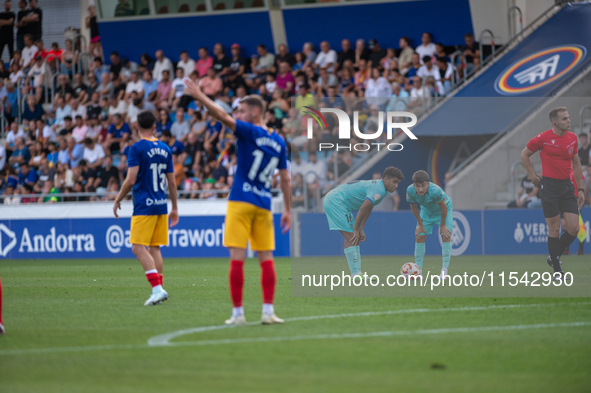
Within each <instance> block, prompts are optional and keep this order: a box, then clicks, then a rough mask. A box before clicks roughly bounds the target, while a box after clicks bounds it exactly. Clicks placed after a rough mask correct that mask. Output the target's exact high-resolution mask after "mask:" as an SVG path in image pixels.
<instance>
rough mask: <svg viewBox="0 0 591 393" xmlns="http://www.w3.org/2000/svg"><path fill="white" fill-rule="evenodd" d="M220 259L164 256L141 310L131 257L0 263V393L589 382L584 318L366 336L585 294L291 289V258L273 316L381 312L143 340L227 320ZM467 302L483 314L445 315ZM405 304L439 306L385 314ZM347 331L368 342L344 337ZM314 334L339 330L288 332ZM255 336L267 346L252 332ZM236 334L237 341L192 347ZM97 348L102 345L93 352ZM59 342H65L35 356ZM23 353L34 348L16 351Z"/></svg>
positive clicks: (590, 345) (569, 301)
mask: <svg viewBox="0 0 591 393" xmlns="http://www.w3.org/2000/svg"><path fill="white" fill-rule="evenodd" d="M539 259H540V257H537V259H536V260H537V261H538V263H539ZM408 260H409V258H408V257H403V258H394V257H389V258H373V259H370V258H366V259H364V262H363V263H365V264H366V265H365V266H371V263H372V261H373V262H375V263H379V262H385V261H387V263H391V264H392V266H396V270H399V269H400V266H401V265H402V264H403V263H404V262H407V261H408ZM569 260H570V261H576V262H577V267H576V269H579V270H580V271H581V274H583V273H585V272H586V273H585V274H586V275H587V276H588V275H589V266H586V264H584V263H583V259H580V258H579V259H577V257H565V264H567V263H569ZM332 261H333V262H334V260H332ZM439 261H440V258H435V257H429V258H426V261H425V266H430V267H432V268H433V269H434V270H433V269H432V270H433V271H435V270H437V269H436V268H437V267H438V266H439V264H440V262H439ZM502 261H503V262H504V263H514V264H518V263H523V258H521V257H502ZM343 263H344V262H343ZM452 263H454V266H456V267H460V266H462V264H465V265H466V266H468V265H470V264H472V265H476V264H479V263H481V264H484V263H486V264H489V263H490V260H489V259H486V258H481V257H470V258H468V257H464V258H456V259H454V260H453V261H452ZM227 265H228V263H227V260H225V259H224V260H222V259H199V260H197V259H195V260H187V259H170V260H166V261H165V278H164V286H165V288H166V289H167V290H168V292H169V293H170V296H171V298H170V300H169V301H167V302H166V303H165V304H163V305H161V306H156V307H144V306H143V305H142V304H143V302H144V301H145V300H146V298H147V297H148V296H149V293H150V290H149V285H148V283H147V281H146V280H145V278H144V276H143V271H142V269H141V267H140V265H139V262H137V261H135V260H131V259H125V260H105V261H101V260H68V261H56V260H38V261H28V260H27V261H25V260H19V261H8V260H3V261H0V277H2V284H3V289H4V322H5V325H6V327H7V330H8V335H6V336H2V337H0V392H7V393H13V392H17V393H18V392H44V393H45V392H60V393H61V392H384V391H400V392H438V393H441V392H475V391H478V392H555V391H560V392H588V391H589V386H591V373H590V372H589V370H591V356H589V353H591V326H589V325H587V326H575V327H560V328H558V327H545V328H538V329H529V328H528V329H520V330H488V331H467V332H450V333H438V334H418V333H417V334H412V333H411V334H406V335H388V336H386V335H384V336H373V337H371V336H370V337H367V335H368V334H371V333H375V332H401V331H403V332H409V331H410V332H417V331H420V330H426V329H448V328H449V329H453V328H470V327H491V326H514V325H532V324H550V323H572V322H591V304H590V303H589V302H590V300H589V299H588V298H584V297H579V298H565V297H552V298H549V297H544V298H525V297H517V298H515V297H513V298H506V297H498V298H486V297H480V298H479V297H459V298H450V297H416V298H413V297H371V298H369V297H361V298H355V297H292V293H291V280H290V278H291V269H290V260H289V259H279V260H277V262H276V267H277V273H278V287H277V294H276V301H275V303H276V311H277V314H278V315H279V316H280V317H282V318H296V317H303V316H323V315H333V314H344V313H347V314H354V313H363V312H375V313H376V314H375V315H365V316H349V317H341V318H322V319H314V320H293V321H288V322H287V323H285V324H284V325H276V326H261V325H258V324H252V325H248V326H244V327H238V328H230V329H219V330H212V331H205V332H201V333H193V334H188V335H185V336H182V337H178V338H176V339H174V340H172V342H173V343H175V344H178V346H172V347H148V346H147V345H146V343H147V340H148V339H149V338H151V337H153V336H156V335H160V334H164V333H168V332H172V331H176V330H180V329H189V328H194V327H199V326H214V325H221V324H223V321H224V319H226V318H227V317H228V316H229V313H230V308H231V304H230V297H229V294H228V284H227ZM521 268H523V266H521V267H520V269H521ZM573 269H575V268H573ZM576 269H575V270H576ZM524 270H525V268H524ZM393 273H396V274H397V273H398V272H397V271H396V272H393ZM245 274H246V283H245V311H246V317H247V320H249V321H252V322H255V321H257V320H258V319H259V317H260V303H261V293H260V284H259V267H258V264H257V263H256V262H255V261H254V260H249V261H247V263H246V269H245ZM575 279H576V277H575ZM504 305H520V307H503V306H504ZM528 305H534V306H528ZM491 306H495V307H491ZM464 307H487V308H486V309H480V310H449V309H450V308H454V309H457V308H464ZM413 309H436V310H440V311H438V312H412V313H390V314H387V313H383V312H384V311H396V310H413ZM441 310H445V311H441ZM379 312H382V313H381V314H379ZM351 334H366V337H363V336H362V337H356V338H354V337H350V336H345V337H342V336H341V337H339V336H338V335H351ZM318 335H337V336H336V337H335V336H333V337H332V338H328V337H326V336H324V338H316V339H300V340H287V339H288V338H292V339H293V337H295V336H318ZM261 338H265V339H264V340H267V341H253V340H250V339H261ZM234 339H244V342H232V341H229V342H225V343H220V342H219V341H217V342H214V341H208V343H209V345H199V342H201V344H203V341H204V340H234ZM268 339H275V340H276V341H269V340H268ZM183 343H186V345H185V344H183ZM99 345H106V346H108V347H105V348H104V349H96V348H93V347H94V346H99ZM125 346H129V347H125ZM63 347H70V348H71V350H70V351H69V352H39V351H36V349H42V348H63ZM78 347H89V348H78ZM25 349H29V350H30V351H31V352H18V351H20V350H25Z"/></svg>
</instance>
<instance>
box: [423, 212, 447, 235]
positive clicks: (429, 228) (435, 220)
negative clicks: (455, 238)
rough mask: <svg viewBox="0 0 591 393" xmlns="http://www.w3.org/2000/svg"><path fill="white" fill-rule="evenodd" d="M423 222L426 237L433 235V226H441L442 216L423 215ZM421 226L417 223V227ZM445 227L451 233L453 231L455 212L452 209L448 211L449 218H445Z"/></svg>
mask: <svg viewBox="0 0 591 393" xmlns="http://www.w3.org/2000/svg"><path fill="white" fill-rule="evenodd" d="M420 216H421V220H423V226H424V227H425V231H426V232H427V233H425V235H430V234H432V233H433V225H436V224H437V225H441V214H438V215H427V214H425V215H423V214H421V215H420ZM418 226H419V224H418V223H417V227H418ZM445 226H446V227H447V229H449V230H450V231H452V230H453V226H454V212H453V210H452V209H449V208H448V209H447V217H446V218H445Z"/></svg>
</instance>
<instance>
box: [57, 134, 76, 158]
mask: <svg viewBox="0 0 591 393" xmlns="http://www.w3.org/2000/svg"><path fill="white" fill-rule="evenodd" d="M69 138H70V137H69V136H68V137H64V136H62V137H60V138H59V142H58V146H57V147H58V151H57V162H58V164H59V163H62V164H68V162H70V156H69V155H68V143H67V140H68V139H69ZM74 143H75V142H74Z"/></svg>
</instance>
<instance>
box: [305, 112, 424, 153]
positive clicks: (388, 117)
mask: <svg viewBox="0 0 591 393" xmlns="http://www.w3.org/2000/svg"><path fill="white" fill-rule="evenodd" d="M304 108H306V109H308V110H309V112H304V113H305V114H307V115H309V116H311V118H308V139H312V138H313V131H314V127H313V121H312V118H314V119H315V120H316V123H318V125H319V126H320V129H324V128H326V129H328V124H327V122H326V119H325V118H324V116H323V115H322V113H333V114H334V115H336V117H337V119H338V120H339V139H343V140H345V141H350V140H351V123H352V124H353V132H354V134H355V135H356V136H357V137H358V138H359V139H361V140H366V141H368V142H370V141H372V140H376V139H378V138H380V136H381V135H382V133H383V131H384V124H386V138H387V139H388V140H391V139H393V138H394V136H396V134H395V133H394V130H395V129H401V130H402V131H403V132H404V133H405V134H406V135H407V136H408V137H409V138H410V139H415V140H416V139H418V138H417V137H416V136H415V135H414V134H413V133H412V131H410V127H413V126H414V125H415V124H417V116H416V115H415V114H414V113H411V112H382V111H380V112H379V114H378V130H377V131H375V132H374V133H370V134H366V133H362V132H361V131H359V112H357V111H354V112H353V122H351V119H350V117H349V115H348V114H347V112H345V111H343V110H341V109H336V108H322V109H320V111H317V110H316V109H314V108H312V107H309V106H306V107H304ZM384 116H385V120H384ZM398 119H410V121H409V122H398ZM372 146H377V149H378V151H379V150H380V148H382V147H384V146H385V148H386V149H388V150H389V151H401V150H402V149H403V146H402V144H400V143H389V144H386V143H383V142H382V143H375V142H374V143H365V142H364V143H355V144H351V143H349V144H345V145H339V144H338V143H337V144H336V145H335V144H334V143H327V142H321V143H319V150H320V151H322V149H324V150H329V149H334V148H336V149H337V151H338V150H348V151H353V150H355V151H368V150H370V149H371V147H372Z"/></svg>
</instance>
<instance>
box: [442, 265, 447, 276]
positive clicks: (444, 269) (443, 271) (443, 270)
mask: <svg viewBox="0 0 591 393" xmlns="http://www.w3.org/2000/svg"><path fill="white" fill-rule="evenodd" d="M441 274H443V275H444V276H447V268H446V267H442V268H441Z"/></svg>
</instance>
